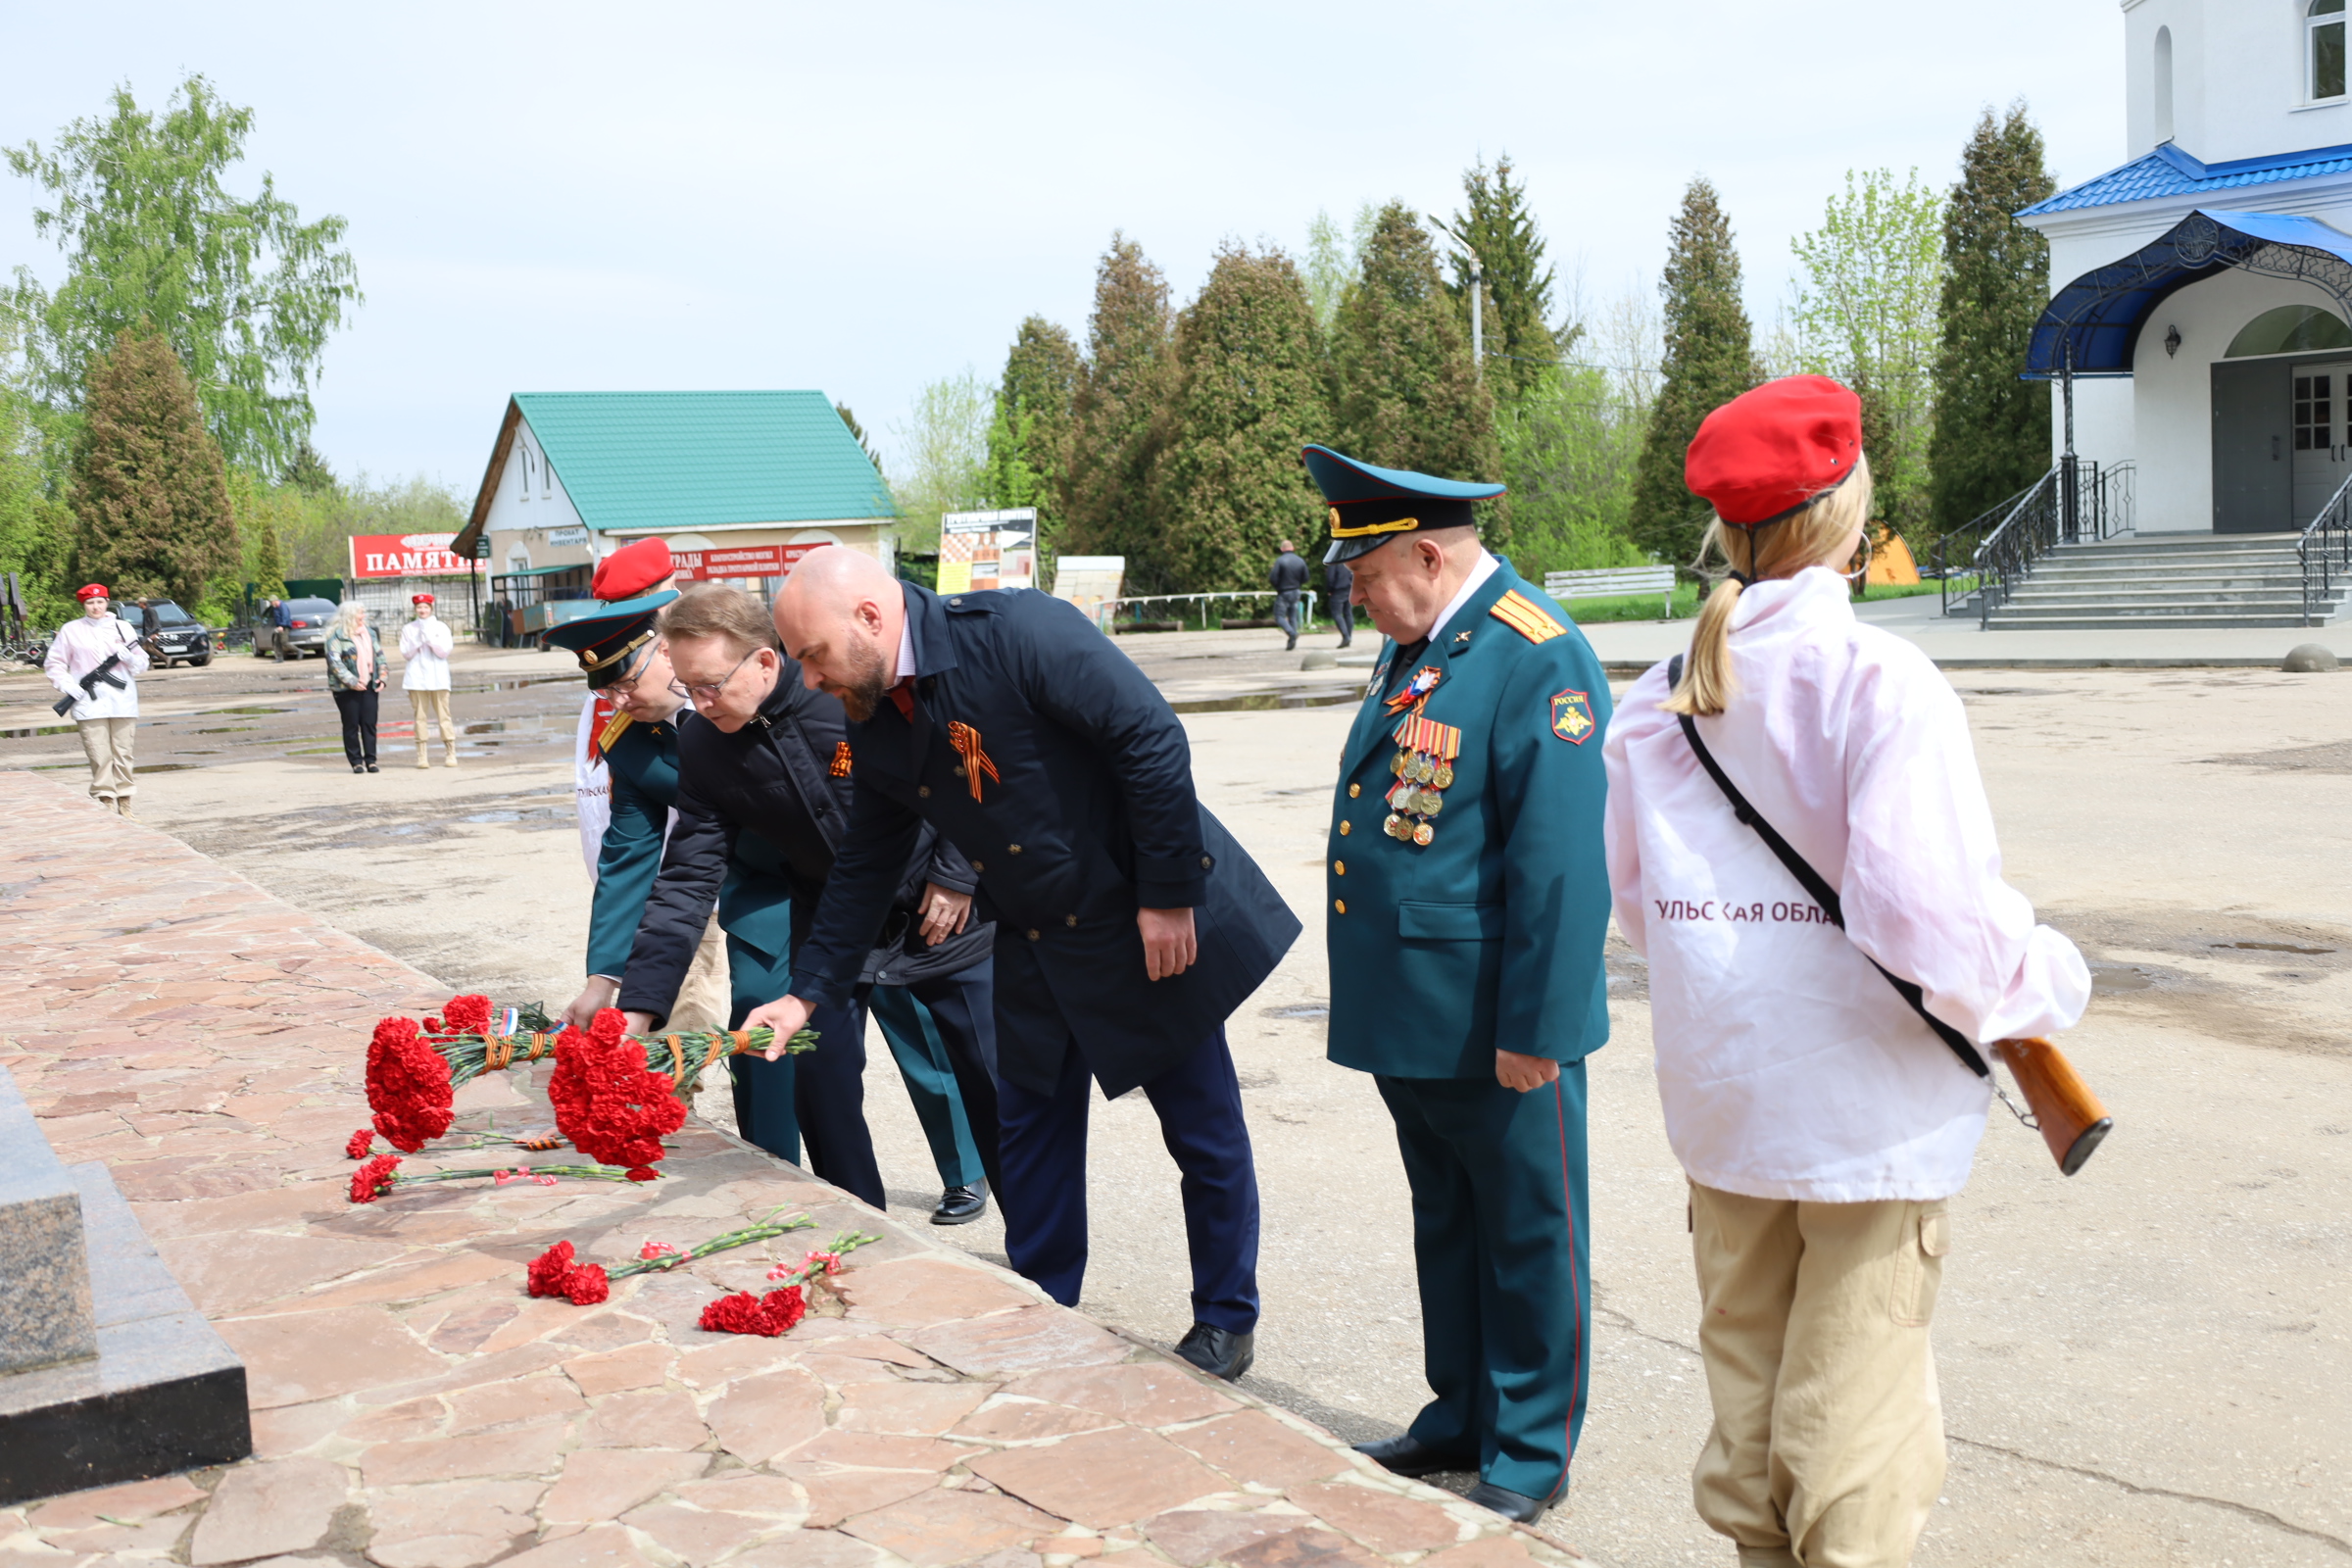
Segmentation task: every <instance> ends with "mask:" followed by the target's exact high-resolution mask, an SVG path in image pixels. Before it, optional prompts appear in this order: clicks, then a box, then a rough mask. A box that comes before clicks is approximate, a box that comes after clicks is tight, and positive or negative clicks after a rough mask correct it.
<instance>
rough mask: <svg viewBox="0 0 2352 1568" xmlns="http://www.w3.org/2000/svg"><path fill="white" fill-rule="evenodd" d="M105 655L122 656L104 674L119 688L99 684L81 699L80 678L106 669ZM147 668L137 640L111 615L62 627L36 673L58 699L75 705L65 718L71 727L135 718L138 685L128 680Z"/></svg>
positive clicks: (86, 617)
mask: <svg viewBox="0 0 2352 1568" xmlns="http://www.w3.org/2000/svg"><path fill="white" fill-rule="evenodd" d="M109 654H120V655H122V656H123V662H121V663H119V664H117V665H116V666H115V667H114V668H113V669H112V670H109V671H108V673H109V674H112V675H117V676H120V677H121V678H122V681H123V684H122V686H120V687H114V686H109V685H108V684H107V683H106V682H105V681H100V682H98V683H97V684H96V685H95V686H94V687H92V688H91V690H90V694H89V695H88V696H86V697H85V696H83V695H82V691H81V677H82V676H84V675H87V674H88V673H89V672H90V671H91V670H93V669H96V668H97V667H98V666H99V665H100V664H103V663H105V662H106V656H107V655H109ZM146 668H147V650H146V649H144V648H141V647H140V646H139V634H138V633H137V632H136V631H134V630H132V629H131V627H130V626H128V625H127V624H125V623H124V622H123V620H122V619H121V618H120V617H118V616H115V615H112V614H106V615H95V616H93V615H80V616H76V617H75V618H74V619H73V620H69V621H67V622H66V623H65V624H64V625H63V626H60V627H59V628H58V629H57V635H56V636H55V637H53V638H51V639H50V640H49V657H48V658H46V659H44V660H42V661H41V673H42V674H44V675H46V676H48V677H49V684H50V685H52V686H54V687H56V688H57V694H58V695H59V696H60V697H71V698H73V713H72V714H71V715H70V716H71V717H72V718H73V720H74V722H76V723H79V722H80V721H81V720H82V719H85V718H136V717H138V716H139V683H138V682H137V681H135V680H133V679H131V677H132V676H134V675H137V674H139V673H140V672H142V671H143V670H145V669H146Z"/></svg>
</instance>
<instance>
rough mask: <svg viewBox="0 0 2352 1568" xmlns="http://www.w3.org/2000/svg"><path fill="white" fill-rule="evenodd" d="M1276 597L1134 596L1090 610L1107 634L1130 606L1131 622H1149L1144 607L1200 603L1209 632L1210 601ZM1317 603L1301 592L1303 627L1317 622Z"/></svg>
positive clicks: (1243, 593) (1257, 593)
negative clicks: (1311, 622)
mask: <svg viewBox="0 0 2352 1568" xmlns="http://www.w3.org/2000/svg"><path fill="white" fill-rule="evenodd" d="M1273 597H1274V590H1273V589H1271V588H1243V589H1240V590H1237V591H1234V592H1229V593H1212V594H1130V595H1128V596H1127V597H1125V598H1123V599H1099V600H1097V601H1095V603H1094V604H1092V605H1090V606H1089V607H1088V609H1089V610H1090V611H1091V612H1092V613H1093V614H1094V617H1095V624H1096V625H1097V626H1098V627H1100V628H1102V630H1103V631H1104V632H1105V633H1107V632H1108V631H1109V630H1110V626H1111V622H1112V621H1114V620H1116V619H1118V618H1119V616H1118V615H1117V614H1116V612H1117V611H1119V610H1123V609H1125V608H1126V607H1127V606H1129V605H1135V606H1137V607H1139V608H1138V610H1137V612H1136V613H1135V614H1133V615H1131V616H1129V617H1127V618H1129V619H1131V620H1142V619H1144V618H1145V616H1144V614H1143V612H1142V610H1141V608H1140V607H1141V606H1144V605H1168V606H1171V607H1173V606H1176V605H1182V604H1191V603H1192V602H1193V601H1195V600H1199V601H1200V602H1201V630H1202V631H1206V630H1208V608H1209V603H1210V601H1212V600H1217V599H1272V598H1273ZM1316 599H1317V596H1316V594H1315V592H1314V590H1313V589H1311V588H1309V589H1301V590H1300V591H1299V613H1300V617H1299V624H1300V625H1304V624H1306V622H1308V621H1311V620H1313V619H1314V618H1315V604H1316ZM1175 618H1176V619H1177V620H1178V621H1179V622H1181V621H1182V620H1183V619H1184V617H1183V616H1182V615H1178V616H1176V617H1175Z"/></svg>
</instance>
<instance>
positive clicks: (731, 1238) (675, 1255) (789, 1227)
mask: <svg viewBox="0 0 2352 1568" xmlns="http://www.w3.org/2000/svg"><path fill="white" fill-rule="evenodd" d="M781 1212H782V1210H781V1209H776V1210H771V1211H770V1213H769V1216H768V1220H767V1221H762V1222H761V1223H760V1224H758V1225H746V1226H745V1227H744V1228H743V1229H741V1230H739V1231H725V1232H722V1233H721V1234H719V1235H717V1236H713V1237H711V1239H710V1240H709V1241H707V1242H697V1243H695V1244H694V1245H693V1246H692V1247H689V1248H687V1249H686V1250H684V1251H682V1252H665V1253H663V1254H662V1256H660V1257H637V1258H631V1259H630V1260H629V1261H628V1262H626V1263H619V1264H615V1265H614V1266H613V1267H612V1268H609V1269H607V1270H605V1277H606V1278H607V1279H614V1280H617V1279H623V1278H626V1277H627V1276H629V1275H631V1274H644V1273H649V1272H651V1271H652V1270H655V1269H673V1268H676V1267H678V1266H679V1265H681V1264H685V1263H691V1262H693V1261H695V1259H697V1258H703V1257H709V1256H710V1255H711V1253H713V1252H724V1251H729V1250H733V1249H735V1248H738V1247H749V1246H750V1245H751V1244H752V1243H754V1242H764V1241H766V1240H767V1239H768V1238H769V1237H771V1236H783V1235H787V1234H789V1233H790V1232H793V1231H806V1230H814V1229H815V1228H816V1221H814V1220H812V1219H810V1218H809V1216H808V1215H806V1214H795V1215H794V1216H793V1217H792V1218H790V1219H788V1220H786V1221H784V1222H783V1223H782V1224H781V1225H778V1224H774V1223H770V1222H771V1221H773V1219H774V1217H775V1215H776V1214H778V1213H781Z"/></svg>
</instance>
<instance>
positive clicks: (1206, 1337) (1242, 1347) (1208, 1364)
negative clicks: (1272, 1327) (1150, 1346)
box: [1176, 1323, 1257, 1383]
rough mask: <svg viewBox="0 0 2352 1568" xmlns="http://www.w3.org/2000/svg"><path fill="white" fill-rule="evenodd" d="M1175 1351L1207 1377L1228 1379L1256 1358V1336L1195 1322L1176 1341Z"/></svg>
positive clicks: (1243, 1370)
mask: <svg viewBox="0 0 2352 1568" xmlns="http://www.w3.org/2000/svg"><path fill="white" fill-rule="evenodd" d="M1176 1353H1177V1354H1178V1355H1180V1356H1182V1357H1183V1358H1184V1359H1185V1360H1187V1361H1190V1362H1192V1363H1193V1365H1195V1366H1197V1367H1199V1368H1200V1369H1201V1371H1203V1372H1205V1373H1207V1374H1208V1375H1209V1376H1210V1377H1212V1378H1223V1379H1224V1380H1225V1381H1226V1382H1228V1383H1231V1382H1233V1381H1235V1380H1236V1379H1238V1378H1239V1377H1241V1375H1242V1374H1243V1373H1245V1372H1247V1371H1249V1370H1250V1362H1252V1361H1254V1360H1256V1359H1257V1336H1256V1335H1255V1334H1236V1333H1234V1332H1233V1331H1232V1330H1231V1329H1212V1328H1210V1327H1209V1326H1208V1325H1207V1324H1205V1323H1196V1324H1194V1325H1193V1328H1192V1332H1191V1333H1189V1334H1187V1335H1186V1336H1185V1337H1184V1338H1183V1339H1182V1340H1180V1341H1178V1342H1177V1345H1176Z"/></svg>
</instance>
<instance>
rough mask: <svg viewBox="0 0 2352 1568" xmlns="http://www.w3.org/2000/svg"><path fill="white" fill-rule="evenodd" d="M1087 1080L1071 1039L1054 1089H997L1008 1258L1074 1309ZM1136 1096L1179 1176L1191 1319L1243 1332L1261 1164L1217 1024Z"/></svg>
mask: <svg viewBox="0 0 2352 1568" xmlns="http://www.w3.org/2000/svg"><path fill="white" fill-rule="evenodd" d="M1093 1076H1094V1074H1093V1072H1092V1071H1091V1070H1090V1069H1089V1068H1088V1066H1087V1064H1086V1056H1085V1054H1084V1053H1083V1052H1081V1051H1080V1050H1079V1049H1078V1042H1077V1041H1076V1040H1075V1039H1067V1040H1065V1042H1064V1045H1063V1050H1062V1054H1061V1079H1060V1082H1058V1083H1057V1084H1056V1085H1055V1086H1054V1093H1053V1094H1051V1095H1041V1094H1038V1093H1037V1092H1036V1091H1034V1090H1029V1089H1023V1088H1022V1087H1020V1086H1019V1085H1018V1084H1015V1083H1011V1082H1004V1083H1000V1084H999V1085H998V1086H997V1117H998V1135H999V1138H1000V1141H1001V1144H1000V1158H1001V1159H1002V1161H1003V1164H1004V1185H1003V1187H1002V1188H1000V1189H999V1192H1000V1194H1001V1196H1002V1198H1003V1200H1004V1202H1003V1204H1002V1208H1003V1212H1004V1215H1005V1255H1006V1256H1007V1257H1008V1258H1009V1259H1010V1260H1011V1263H1012V1266H1013V1269H1014V1271H1015V1272H1016V1273H1019V1274H1022V1275H1024V1276H1026V1277H1027V1278H1029V1279H1032V1280H1035V1281H1036V1282H1037V1283H1038V1284H1039V1285H1040V1286H1042V1287H1044V1289H1045V1292H1046V1294H1047V1295H1049V1296H1051V1297H1053V1298H1054V1299H1055V1300H1056V1301H1059V1302H1060V1303H1061V1304H1062V1305H1064V1306H1076V1305H1077V1304H1078V1293H1079V1291H1080V1289H1081V1287H1083V1286H1084V1284H1085V1283H1086V1249H1087V1235H1086V1122H1087V1099H1088V1093H1087V1092H1088V1088H1089V1085H1090V1082H1091V1080H1092V1079H1093ZM1143 1093H1144V1096H1145V1098H1146V1099H1148V1100H1150V1101H1151V1103H1152V1110H1153V1111H1154V1112H1156V1113H1157V1114H1158V1116H1159V1135H1160V1139H1161V1141H1162V1142H1163V1143H1165V1144H1166V1145H1167V1150H1168V1153H1169V1155H1170V1156H1171V1157H1173V1158H1174V1159H1175V1161H1176V1168H1177V1170H1178V1171H1180V1172H1181V1173H1182V1175H1183V1195H1184V1230H1185V1239H1186V1241H1187V1243H1188V1244H1189V1247H1190V1250H1191V1253H1192V1264H1193V1318H1194V1321H1196V1322H1200V1323H1206V1324H1207V1325H1209V1327H1211V1328H1219V1329H1225V1330H1227V1331H1229V1332H1231V1333H1235V1334H1247V1333H1249V1332H1250V1330H1252V1329H1254V1328H1256V1327H1257V1229H1258V1217H1257V1167H1256V1165H1255V1164H1254V1162H1253V1161H1252V1160H1251V1158H1250V1129H1249V1126H1248V1125H1247V1124H1246V1123H1245V1122H1244V1121H1243V1120H1242V1086H1241V1082H1240V1080H1239V1079H1238V1078H1236V1077H1235V1076H1234V1071H1233V1054H1232V1053H1231V1052H1230V1051H1228V1050H1227V1049H1226V1047H1225V1030H1224V1027H1223V1026H1222V1025H1220V1026H1219V1027H1218V1028H1217V1031H1216V1032H1215V1033H1214V1034H1212V1035H1210V1036H1209V1037H1208V1038H1207V1039H1206V1040H1204V1041H1202V1042H1201V1045H1200V1047H1199V1049H1197V1050H1196V1051H1194V1053H1193V1054H1191V1055H1190V1056H1187V1057H1186V1058H1185V1059H1184V1060H1183V1061H1182V1062H1180V1063H1178V1064H1177V1065H1176V1066H1174V1067H1171V1068H1169V1069H1168V1070H1167V1071H1166V1072H1163V1073H1161V1074H1160V1075H1159V1076H1158V1077H1156V1078H1153V1079H1151V1080H1149V1081H1148V1082H1146V1083H1145V1084H1144V1085H1143Z"/></svg>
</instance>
